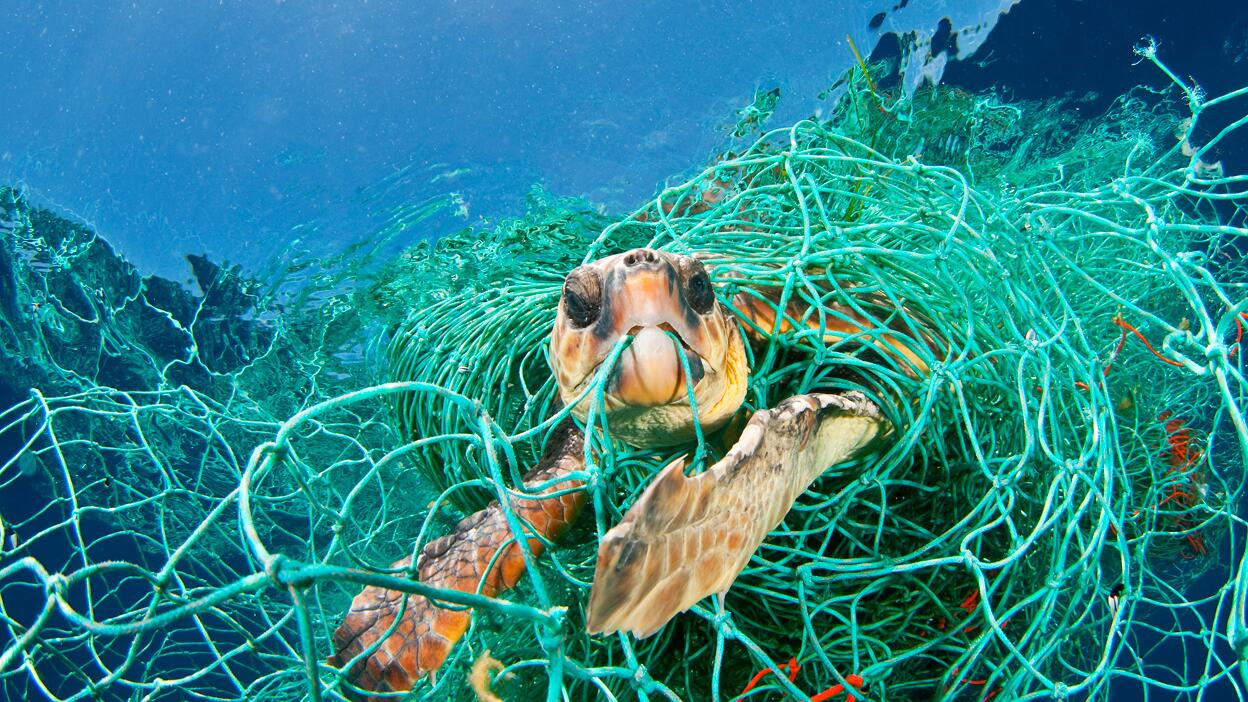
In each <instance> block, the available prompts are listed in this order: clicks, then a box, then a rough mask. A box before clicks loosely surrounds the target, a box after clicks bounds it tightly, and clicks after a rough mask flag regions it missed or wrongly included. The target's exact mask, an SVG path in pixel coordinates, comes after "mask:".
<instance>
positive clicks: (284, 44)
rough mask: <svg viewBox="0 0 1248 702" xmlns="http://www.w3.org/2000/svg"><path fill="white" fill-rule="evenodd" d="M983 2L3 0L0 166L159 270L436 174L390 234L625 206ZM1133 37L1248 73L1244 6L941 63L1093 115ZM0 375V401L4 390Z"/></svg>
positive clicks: (1094, 12)
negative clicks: (859, 66)
mask: <svg viewBox="0 0 1248 702" xmlns="http://www.w3.org/2000/svg"><path fill="white" fill-rule="evenodd" d="M1001 4H1008V3H1000V2H997V1H995V0H994V1H991V2H980V1H972V0H935V1H932V2H924V1H923V0H910V1H909V2H908V3H907V2H904V1H901V0H899V1H898V2H893V3H870V2H848V1H844V0H842V1H838V2H833V3H827V2H822V3H819V2H798V3H793V4H790V5H789V6H788V7H786V8H785V9H784V10H777V8H776V5H774V4H771V3H710V4H706V5H702V6H700V7H699V9H697V10H691V9H688V8H685V7H684V6H679V5H677V4H674V3H664V2H658V1H655V0H644V1H639V2H631V3H586V4H576V3H562V2H557V3H543V4H541V5H540V6H537V5H530V4H526V3H501V2H500V3H485V2H429V3H421V4H416V3H397V2H396V3H358V4H357V3H349V2H340V3H328V2H326V3H296V2H283V1H281V0H278V1H276V2H273V1H266V2H241V1H240V2H220V3H218V2H211V3H210V2H199V1H194V2H183V3H133V4H132V3H126V4H124V7H123V5H122V4H120V3H85V2H74V1H71V0H63V1H60V2H31V1H24V0H17V1H16V2H14V1H12V0H9V1H7V2H4V3H3V7H2V8H0V20H3V21H0V66H2V67H3V70H0V115H3V122H0V124H2V125H3V127H2V128H0V185H17V186H21V187H23V188H24V189H25V190H26V192H27V193H28V194H29V196H30V197H31V199H32V201H33V202H34V203H36V204H39V205H43V206H47V207H49V208H50V209H52V210H54V211H57V212H59V213H61V214H64V215H66V216H68V217H71V218H76V219H81V220H84V221H86V222H88V223H89V224H91V225H92V226H93V227H95V228H96V229H97V230H98V232H99V233H100V234H101V235H102V236H103V237H104V238H106V239H107V240H109V241H110V242H111V243H113V244H114V245H115V246H116V247H117V248H118V250H119V251H120V253H122V254H123V255H124V256H126V257H127V258H129V259H130V260H131V261H132V262H134V263H135V264H136V265H137V266H138V268H139V270H140V271H141V272H143V273H156V274H159V275H162V276H165V277H168V278H171V279H173V280H177V281H187V280H189V278H190V268H189V266H188V264H187V263H186V258H185V257H186V256H187V255H188V254H207V255H208V256H209V257H210V258H212V259H214V260H217V261H230V262H236V263H241V264H242V265H243V266H244V268H250V269H257V268H261V267H263V266H265V265H266V264H267V263H268V262H269V261H271V260H272V259H273V257H274V256H276V255H278V254H279V252H281V251H282V250H283V249H284V248H286V247H287V246H288V245H290V244H291V242H292V241H295V240H298V242H299V244H298V245H299V246H300V247H305V248H306V249H308V250H310V251H335V250H340V249H342V248H343V247H345V246H346V245H348V244H350V243H351V242H354V241H359V240H361V239H366V238H367V237H368V236H369V235H370V234H371V233H373V232H375V231H376V229H377V228H378V227H379V225H380V224H381V223H382V222H383V221H385V219H386V217H387V216H388V212H389V208H391V207H394V206H397V205H398V204H400V203H403V202H410V201H414V200H415V201H419V200H420V199H422V198H435V197H438V196H441V195H444V194H446V193H455V195H456V197H457V198H458V200H457V202H460V203H461V206H460V207H459V208H458V209H457V210H454V211H447V212H443V213H442V214H441V215H439V216H437V217H434V218H433V219H430V220H428V221H425V222H422V223H421V225H420V227H419V228H417V229H414V230H413V231H411V232H410V238H409V240H408V241H406V242H403V243H410V242H411V241H415V240H417V239H419V238H427V237H436V236H438V235H439V234H442V233H446V232H449V231H452V230H454V229H458V228H462V227H464V226H467V225H473V224H480V223H483V222H487V223H488V222H491V221H496V220H498V219H499V218H502V217H506V216H512V215H518V214H521V213H523V211H524V207H525V199H526V196H527V195H528V193H529V191H530V189H531V188H532V187H533V186H534V185H535V184H540V185H541V186H542V187H543V188H545V189H546V190H547V191H549V192H550V193H552V194H554V195H560V196H584V197H587V198H588V199H589V200H590V201H591V202H593V203H596V204H598V205H600V206H602V207H603V208H604V209H606V210H608V211H612V212H622V211H625V210H628V209H631V208H633V207H635V206H636V205H637V204H638V203H639V202H640V201H641V200H643V199H644V198H646V197H647V196H649V195H651V194H652V193H653V192H654V191H655V189H656V187H659V186H660V185H661V184H662V183H663V182H664V180H665V179H667V178H669V177H670V178H675V177H678V176H680V175H681V174H684V173H687V172H688V171H689V169H690V168H693V167H695V166H696V165H697V164H700V163H703V162H705V160H706V159H707V158H708V157H709V156H710V155H711V154H712V153H714V152H715V150H716V148H717V147H719V146H720V145H722V144H723V143H724V141H725V139H726V132H727V129H728V127H729V126H730V125H731V124H732V123H733V121H734V120H735V118H736V117H735V112H736V111H737V110H739V109H740V108H742V107H744V106H745V105H747V104H749V102H750V101H751V99H752V98H753V96H754V94H755V93H756V92H757V91H760V90H767V89H770V88H773V87H780V88H781V89H782V92H783V97H782V99H781V102H780V105H779V109H778V111H777V113H776V115H775V116H774V117H773V121H772V122H771V124H772V125H773V126H782V125H784V124H786V123H787V122H791V121H793V120H794V119H796V118H799V117H802V116H805V115H808V114H811V113H813V112H816V111H817V110H819V109H821V107H823V106H826V105H827V104H828V103H827V98H826V97H824V98H821V97H820V94H821V92H822V91H824V90H825V89H826V88H828V87H829V86H831V85H832V83H833V82H834V81H835V79H836V77H837V76H838V75H839V74H840V73H841V72H843V71H844V70H845V69H846V68H848V67H849V66H850V65H852V63H853V60H854V59H853V56H852V53H851V52H850V51H849V48H848V44H847V42H846V39H845V35H846V34H849V35H850V36H851V37H852V38H853V41H854V42H855V43H856V44H857V46H858V47H859V48H860V49H861V50H862V51H863V53H864V54H867V53H870V54H871V55H872V56H874V57H876V58H880V57H886V56H890V55H896V54H897V53H898V46H899V42H898V40H897V39H896V37H895V36H894V35H890V34H889V32H890V30H895V31H898V32H899V33H901V34H902V35H903V36H904V35H905V34H906V33H907V32H910V31H919V32H920V33H922V32H928V33H934V35H935V36H934V39H933V46H932V48H931V50H930V51H931V53H932V54H939V53H940V52H941V51H948V52H950V53H952V52H953V51H954V50H955V48H956V47H955V44H956V39H951V38H950V37H949V35H948V33H947V32H944V31H942V30H941V29H940V26H941V24H940V19H941V17H943V16H944V15H946V14H950V13H952V14H954V15H958V14H959V13H962V15H968V14H973V12H971V11H970V10H968V8H970V7H972V6H974V7H977V8H980V7H988V8H991V7H996V6H998V5H1001ZM881 8H883V10H881ZM881 12H882V14H883V17H882V18H880V17H879V16H878V15H879V14H880V13H881ZM951 24H958V22H954V23H951ZM873 25H876V26H873ZM1146 35H1151V36H1153V37H1155V38H1157V40H1158V41H1159V44H1160V55H1161V56H1162V58H1163V60H1165V61H1166V62H1167V64H1168V65H1169V66H1170V67H1171V68H1172V69H1173V70H1174V71H1175V72H1176V73H1177V74H1178V75H1180V76H1183V77H1189V76H1190V77H1191V78H1192V79H1193V80H1195V81H1196V82H1198V83H1199V84H1201V85H1202V86H1203V87H1204V88H1205V89H1206V92H1207V93H1208V94H1210V95H1216V94H1220V93H1223V92H1226V91H1228V90H1230V89H1232V88H1235V87H1240V86H1242V85H1244V84H1248V3H1246V2H1245V1H1244V0H1217V1H1213V0H1211V1H1209V2H1196V3H1186V4H1180V3H1174V2H1168V1H1165V0H1140V1H1127V0H1117V1H1109V0H1021V2H1020V3H1019V4H1017V5H1015V6H1014V7H1013V8H1011V9H1010V11H1009V13H1008V14H1006V15H1005V16H1004V17H1002V18H1001V19H1000V21H999V23H998V24H997V26H996V27H995V29H993V30H992V32H991V33H990V34H989V35H988V37H987V40H986V43H985V44H984V45H983V46H982V47H981V48H980V49H979V50H978V51H977V52H976V53H975V54H974V55H973V56H972V57H970V58H969V59H967V60H963V61H951V62H950V63H949V64H948V66H947V67H946V69H945V71H944V77H943V82H944V83H945V84H947V85H956V86H960V87H963V88H965V89H968V90H989V89H993V90H1002V91H1004V92H1005V93H1006V94H1008V95H1011V96H1014V97H1018V98H1024V99H1045V98H1056V97H1063V96H1073V97H1075V98H1078V101H1077V105H1078V109H1080V110H1081V111H1084V112H1086V114H1087V115H1089V116H1090V117H1091V116H1095V115H1098V114H1100V113H1101V112H1103V111H1104V110H1105V109H1106V107H1107V106H1108V105H1109V103H1110V102H1111V101H1112V100H1113V99H1114V98H1115V97H1117V96H1118V95H1120V94H1122V93H1123V92H1125V91H1127V90H1129V89H1131V88H1132V87H1134V86H1137V85H1141V84H1143V85H1151V86H1156V87H1158V88H1161V87H1164V86H1165V85H1166V80H1165V78H1164V77H1163V76H1161V75H1159V74H1158V73H1157V71H1156V70H1155V69H1154V68H1153V67H1152V66H1150V65H1147V64H1140V63H1139V62H1138V61H1137V59H1136V57H1135V56H1134V55H1133V54H1132V47H1133V46H1134V45H1136V44H1137V43H1139V42H1140V40H1141V39H1142V38H1143V37H1145V36H1146ZM1220 117H1222V116H1221V115H1220V114H1219V113H1218V112H1217V111H1213V112H1211V113H1210V114H1209V115H1208V116H1207V121H1206V124H1205V129H1206V130H1212V129H1216V128H1217V126H1218V125H1219V119H1220ZM1245 142H1246V137H1245V130H1240V135H1239V136H1238V137H1237V138H1234V139H1231V140H1228V141H1227V142H1226V143H1225V144H1224V145H1223V146H1222V148H1221V150H1220V151H1219V152H1218V153H1217V154H1215V156H1216V157H1218V158H1221V159H1222V161H1223V164H1224V167H1225V168H1226V170H1227V172H1228V173H1230V172H1234V173H1243V172H1248V143H1245ZM3 385H4V384H3V383H0V393H2V394H0V407H5V406H8V405H9V404H10V403H12V402H14V401H16V400H17V399H18V398H21V397H24V390H23V389H20V388H7V387H3ZM0 454H7V450H6V449H5V448H0ZM1163 653H1164V651H1163ZM1218 694H1220V693H1218V692H1217V691H1211V692H1210V697H1209V699H1223V698H1221V697H1218V696H1217V695H1218ZM1227 694H1228V695H1229V693H1227ZM1123 699H1133V698H1132V697H1128V696H1125V695H1124V696H1123ZM1155 699H1162V698H1155ZM1226 699H1231V697H1229V696H1228V697H1226Z"/></svg>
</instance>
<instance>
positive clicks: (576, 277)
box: [563, 268, 602, 329]
mask: <svg viewBox="0 0 1248 702" xmlns="http://www.w3.org/2000/svg"><path fill="white" fill-rule="evenodd" d="M563 311H564V313H565V314H567V315H568V319H569V320H570V321H571V322H572V325H573V326H574V327H577V328H578V329H579V328H584V327H588V326H589V325H591V324H593V323H594V322H595V321H597V319H598V314H599V313H600V312H601V311H602V282H601V281H600V280H598V274H597V273H596V272H595V271H594V270H592V269H589V268H577V269H576V270H574V271H572V272H571V273H569V274H568V278H567V280H565V281H564V283H563Z"/></svg>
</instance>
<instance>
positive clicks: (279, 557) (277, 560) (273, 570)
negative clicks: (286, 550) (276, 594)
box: [264, 553, 289, 588]
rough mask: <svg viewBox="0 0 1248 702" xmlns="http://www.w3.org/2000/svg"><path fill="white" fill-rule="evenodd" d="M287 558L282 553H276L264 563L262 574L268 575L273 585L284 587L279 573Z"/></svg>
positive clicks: (284, 584)
mask: <svg viewBox="0 0 1248 702" xmlns="http://www.w3.org/2000/svg"><path fill="white" fill-rule="evenodd" d="M288 560H289V559H287V558H286V556H285V555H284V554H281V553H276V554H273V556H272V557H270V558H269V560H268V562H266V563H265V564H264V574H265V575H267V576H269V580H271V581H273V585H274V586H275V587H279V588H285V587H286V583H285V582H283V581H282V577H281V574H282V570H283V569H284V568H285V567H286V564H287V562H288Z"/></svg>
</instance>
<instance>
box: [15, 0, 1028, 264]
mask: <svg viewBox="0 0 1248 702" xmlns="http://www.w3.org/2000/svg"><path fill="white" fill-rule="evenodd" d="M903 4H904V5H905V7H900V5H903ZM1010 4H1011V0H960V2H957V3H950V2H920V1H919V0H915V1H914V2H909V3H899V2H879V1H878V0H877V1H875V2H842V3H833V4H829V3H826V2H813V1H803V2H798V3H793V4H791V5H789V6H788V7H787V8H786V10H785V11H783V12H777V11H776V9H775V7H774V5H772V4H770V3H708V4H702V5H699V6H698V7H697V9H692V8H691V7H682V6H681V4H679V3H665V2H659V1H657V0H645V1H641V2H630V3H615V2H589V3H564V2H554V3H491V2H448V1H445V0H441V1H437V2H425V3H415V2H406V3H374V4H365V3H352V2H342V3H293V2H289V3H288V2H281V1H277V2H222V3H217V2H202V1H194V2H185V3H136V4H131V3H125V4H122V3H84V2H80V1H75V0H60V1H54V2H32V1H28V0H16V1H14V0H9V1H8V2H6V3H4V6H5V7H4V9H3V11H2V13H3V16H4V21H3V22H0V65H3V66H4V70H3V71H0V104H2V105H4V107H3V108H2V109H3V113H4V128H3V130H2V131H0V182H5V183H14V182H16V183H22V184H24V185H25V186H26V189H27V191H28V192H29V193H31V194H32V195H33V196H34V198H35V200H36V201H38V202H40V203H42V204H50V205H52V206H54V208H55V209H58V210H60V211H62V212H67V213H70V214H73V215H75V216H78V217H81V218H83V219H85V220H87V221H88V222H90V223H91V224H93V225H95V227H96V228H97V229H98V230H99V231H100V232H101V233H102V234H103V235H104V236H106V237H107V238H108V239H109V240H110V241H111V242H113V243H114V244H115V245H117V246H118V247H119V248H120V250H121V251H122V252H123V253H124V254H125V255H127V256H128V257H129V258H130V259H131V260H132V261H133V262H134V263H136V264H137V265H138V266H139V268H140V269H141V270H144V271H149V272H160V273H162V274H165V275H168V276H171V277H174V278H176V279H184V278H185V277H186V273H187V268H186V265H185V263H184V262H183V261H182V256H183V255H184V254H186V253H202V252H207V253H209V254H212V255H214V256H215V257H217V258H228V259H230V260H231V261H235V262H243V263H247V264H252V265H257V264H259V263H262V262H263V261H265V260H266V257H268V256H269V255H271V254H272V253H273V252H274V251H275V250H276V249H278V248H280V245H281V244H283V243H285V242H286V241H288V240H290V239H291V238H292V237H294V236H301V237H304V238H305V239H306V240H307V242H308V245H309V246H325V245H331V246H332V244H334V243H339V242H342V241H345V240H356V239H360V238H364V237H367V236H368V235H370V234H371V233H372V232H373V231H375V227H376V222H375V221H374V218H375V217H376V216H377V213H378V212H379V211H380V210H382V209H384V206H385V205H388V204H394V203H395V202H398V201H400V200H410V199H419V198H421V197H423V196H431V195H434V194H437V193H443V192H447V191H449V190H453V191H456V192H458V193H459V194H460V195H461V196H462V197H463V199H464V202H465V207H464V208H463V209H464V210H465V211H466V216H465V215H464V213H460V215H459V216H458V218H457V219H456V218H452V219H451V220H450V221H442V222H436V223H432V224H430V225H429V226H430V230H429V231H428V232H426V233H428V234H436V233H439V230H440V231H448V230H450V229H452V228H457V227H461V226H463V225H464V224H465V223H472V222H475V221H477V220H479V219H480V218H483V217H484V218H487V219H490V218H497V217H500V216H505V215H509V214H510V215H515V214H520V213H522V212H523V200H524V197H525V195H526V193H527V192H528V190H529V188H530V186H531V185H532V184H534V183H535V182H540V183H542V184H543V185H544V186H545V187H546V188H548V189H549V190H550V191H551V192H553V193H555V194H559V195H584V196H588V197H589V198H591V199H592V200H593V201H594V202H596V203H599V204H601V205H603V206H605V207H609V208H614V209H623V208H632V207H634V206H635V205H636V204H637V203H638V201H639V200H640V199H642V198H644V197H647V196H649V195H650V194H652V193H653V192H654V190H655V188H656V186H657V185H658V184H660V183H661V182H662V181H663V180H664V179H665V178H667V177H669V176H673V175H676V174H679V173H682V172H684V171H686V170H687V169H688V168H689V167H690V166H691V165H692V164H695V163H700V162H704V161H705V159H706V157H707V156H708V155H709V154H710V153H711V151H712V150H713V149H714V148H715V146H716V145H717V144H719V143H720V142H721V141H722V140H723V136H724V125H725V124H728V125H730V124H732V122H733V121H735V116H734V112H735V111H736V110H737V109H739V108H741V107H743V106H744V105H746V104H748V103H749V102H750V99H751V97H752V95H753V94H754V92H755V90H756V89H759V88H769V87H772V86H782V87H783V88H784V90H785V92H786V96H787V97H786V98H785V99H784V100H782V102H781V105H780V110H779V112H778V113H777V115H776V123H777V124H783V123H784V122H785V121H789V122H791V121H793V120H794V119H797V118H800V117H802V116H805V115H807V114H810V113H811V112H813V111H815V110H816V109H818V108H819V106H820V104H821V102H820V101H819V100H818V99H817V96H818V94H819V93H820V91H822V90H824V89H825V88H827V87H828V86H829V85H830V84H831V83H832V82H833V81H834V80H835V77H836V76H837V75H839V74H840V73H841V72H842V71H843V70H844V69H845V68H846V67H848V66H849V65H851V63H852V61H853V57H852V54H851V52H850V51H849V49H848V46H847V42H846V39H845V37H846V35H851V36H852V37H853V38H854V41H855V42H856V43H857V44H858V45H859V46H860V48H861V49H862V51H863V52H864V53H866V52H869V51H870V50H871V49H872V48H873V47H874V45H875V43H876V41H877V38H878V36H879V35H880V34H881V33H882V32H886V31H888V30H897V31H909V30H917V31H920V32H924V33H926V34H929V35H930V34H931V33H932V32H933V31H934V30H935V28H936V24H937V21H938V20H939V18H940V17H941V16H943V15H944V14H949V13H952V14H953V15H954V17H955V18H956V20H955V22H956V24H957V25H958V26H966V27H972V26H975V25H981V26H985V27H986V26H991V21H993V20H995V18H996V15H997V11H998V9H999V8H1000V7H1002V6H1006V7H1008V6H1009V5H1010ZM894 8H897V9H894ZM878 12H883V13H884V19H883V20H882V21H881V22H880V25H881V26H880V27H879V28H878V29H872V28H870V26H869V25H870V23H871V19H872V17H873V16H874V15H875V14H876V13H878ZM981 15H982V16H983V17H984V18H985V19H983V20H982V21H981V19H980V16H981ZM823 104H826V101H825V102H824V103H823ZM387 178H390V179H392V180H390V181H387V180H386V179H387ZM395 180H397V181H398V182H397V183H396V182H394V181H395ZM383 181H385V182H384V183H383ZM379 184H381V186H383V187H379ZM396 185H397V187H396ZM378 191H382V192H384V195H385V198H383V201H382V202H378V201H377V199H376V196H377V192H378ZM386 198H388V199H386ZM292 232H297V233H292Z"/></svg>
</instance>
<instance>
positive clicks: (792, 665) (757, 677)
mask: <svg viewBox="0 0 1248 702" xmlns="http://www.w3.org/2000/svg"><path fill="white" fill-rule="evenodd" d="M783 667H784V668H787V669H788V671H789V682H793V681H795V680H797V671H798V670H801V668H802V666H801V665H800V664H799V663H798V662H797V658H795V657H794V658H790V659H789V662H788V663H786V664H785V665H784V666H783ZM774 672H775V669H774V668H763V669H762V670H760V671H758V672H757V673H755V674H754V677H752V678H750V683H749V684H748V685H746V686H745V689H744V690H742V691H741V694H740V695H737V699H741V698H742V697H744V696H745V694H746V693H747V692H749V691H750V690H753V689H754V686H755V685H757V684H758V683H759V681H761V680H762V679H763V678H764V677H766V676H767V674H768V673H774ZM845 681H846V682H848V683H849V684H850V685H852V686H854V687H856V688H861V687H862V686H863V684H864V683H865V681H864V680H863V679H862V676H861V675H846V676H845ZM842 692H845V686H844V685H839V684H838V685H833V686H832V687H829V688H828V689H826V690H824V691H823V692H820V693H819V694H817V695H815V696H814V697H811V698H810V700H811V702H825V701H826V700H829V699H832V697H833V696H835V695H839V694H841V693H842ZM845 702H857V700H856V698H855V697H854V696H853V695H852V694H851V695H849V696H848V697H847V698H846V699H845Z"/></svg>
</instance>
